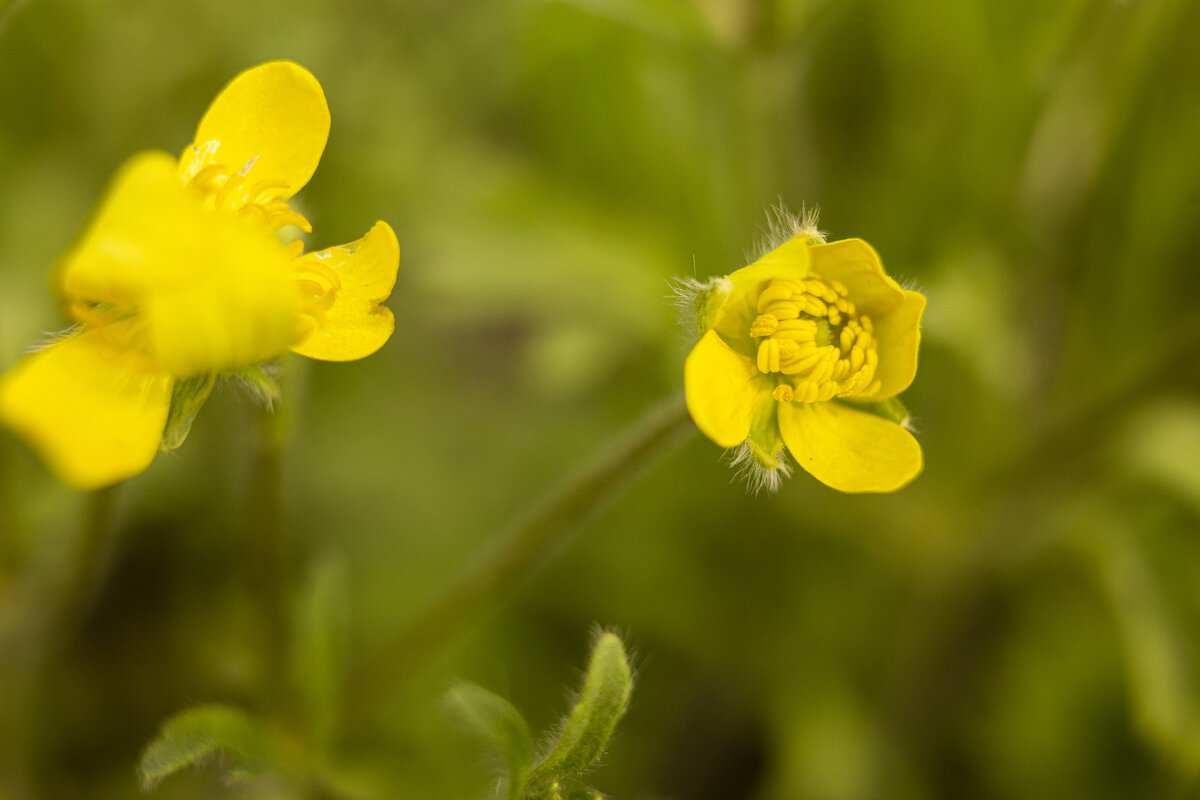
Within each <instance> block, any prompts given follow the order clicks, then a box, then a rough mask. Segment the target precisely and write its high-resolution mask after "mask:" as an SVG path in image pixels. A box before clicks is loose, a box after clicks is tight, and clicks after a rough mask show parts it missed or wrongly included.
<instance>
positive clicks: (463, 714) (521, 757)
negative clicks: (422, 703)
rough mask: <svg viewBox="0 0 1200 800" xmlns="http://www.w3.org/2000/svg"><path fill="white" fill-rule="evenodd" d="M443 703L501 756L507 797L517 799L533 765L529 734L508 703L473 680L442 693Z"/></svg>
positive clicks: (530, 736) (523, 719)
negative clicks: (506, 778) (506, 783)
mask: <svg viewBox="0 0 1200 800" xmlns="http://www.w3.org/2000/svg"><path fill="white" fill-rule="evenodd" d="M446 705H447V706H448V707H449V708H450V710H451V711H452V712H453V713H454V714H455V715H456V716H457V717H459V718H460V719H461V720H463V721H464V722H465V723H467V724H468V725H469V726H470V727H471V728H472V729H473V730H474V731H475V732H476V733H478V734H479V735H480V736H481V737H482V738H483V739H484V740H485V741H486V742H487V743H488V745H489V746H491V747H492V748H494V749H495V750H496V751H497V752H498V753H499V754H500V755H501V756H502V757H503V758H504V763H505V766H506V767H507V769H508V798H509V800H519V799H520V797H521V792H522V790H523V789H524V787H525V779H526V776H528V774H529V768H530V766H532V765H533V735H532V734H530V732H529V725H528V724H526V722H525V718H524V717H522V716H521V712H519V711H517V709H516V708H514V707H513V705H512V703H510V702H508V701H507V700H505V699H504V698H503V697H500V696H499V695H496V694H493V693H491V692H489V691H488V690H487V689H484V688H483V687H481V686H476V685H475V684H473V683H460V684H458V685H457V686H455V687H453V688H452V689H450V691H448V692H447V693H446Z"/></svg>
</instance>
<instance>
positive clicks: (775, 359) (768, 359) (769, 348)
mask: <svg viewBox="0 0 1200 800" xmlns="http://www.w3.org/2000/svg"><path fill="white" fill-rule="evenodd" d="M755 361H756V366H757V367H758V371H759V372H763V373H767V372H779V342H777V341H775V340H774V339H763V340H762V342H761V343H759V345H758V357H757V358H756V360H755Z"/></svg>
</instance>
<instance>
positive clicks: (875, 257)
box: [809, 239, 904, 322]
mask: <svg viewBox="0 0 1200 800" xmlns="http://www.w3.org/2000/svg"><path fill="white" fill-rule="evenodd" d="M809 252H810V254H811V256H812V270H813V272H815V273H817V274H818V275H820V276H821V277H822V278H823V279H824V280H827V281H841V282H842V283H843V284H845V286H846V289H847V290H848V292H849V294H848V295H847V297H848V299H849V300H850V302H852V303H854V307H855V309H856V310H857V311H858V313H859V314H867V315H869V316H870V317H871V320H872V321H873V322H878V321H879V320H881V319H882V318H883V317H884V315H886V314H889V313H891V312H892V311H894V310H896V309H897V308H899V307H900V303H901V302H903V299H904V296H903V290H902V289H901V288H900V285H899V284H898V283H896V282H895V281H894V280H892V279H891V278H890V277H888V274H887V273H886V272H884V271H883V263H882V262H881V261H880V260H879V254H878V253H876V252H875V248H873V247H871V245H869V244H867V243H866V242H864V241H863V240H862V239H843V240H841V241H839V242H830V243H829V244H818V245H814V246H813V247H811V248H810V249H809Z"/></svg>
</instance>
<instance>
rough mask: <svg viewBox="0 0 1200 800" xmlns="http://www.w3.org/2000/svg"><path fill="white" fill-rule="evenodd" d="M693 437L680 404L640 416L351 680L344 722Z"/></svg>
mask: <svg viewBox="0 0 1200 800" xmlns="http://www.w3.org/2000/svg"><path fill="white" fill-rule="evenodd" d="M694 432H695V427H694V426H693V425H692V421H691V418H690V417H689V416H688V412H687V408H686V406H685V405H684V402H683V397H682V396H680V397H675V398H672V399H671V400H669V401H666V402H664V403H661V404H659V405H657V406H655V407H653V408H651V409H650V410H649V411H647V412H646V413H645V414H644V415H643V416H642V418H641V419H639V420H638V421H637V422H635V423H634V424H633V425H632V426H630V428H629V430H628V432H627V433H626V434H625V435H624V436H622V437H621V438H620V439H619V441H617V442H616V443H615V444H613V445H612V446H610V447H609V448H607V449H606V450H604V451H603V452H601V453H600V455H599V456H598V457H597V458H596V460H595V461H593V462H592V463H591V464H590V465H588V466H587V467H586V468H585V469H583V470H582V471H581V472H579V473H577V474H576V475H574V476H573V477H571V478H569V479H568V480H566V482H564V483H563V484H561V485H560V486H558V487H557V488H556V489H555V490H553V491H552V492H551V493H550V494H549V495H547V496H546V497H545V499H544V500H543V501H542V502H541V503H539V504H538V505H537V506H536V507H535V508H534V510H533V512H532V513H530V514H529V515H528V516H526V517H524V518H523V519H520V520H518V521H517V522H515V523H514V524H513V525H511V526H510V527H508V528H507V529H506V530H505V531H504V532H503V533H501V534H500V535H499V536H498V538H497V541H496V544H495V546H493V547H492V548H491V549H490V550H489V551H488V552H486V553H485V555H484V557H483V558H481V559H480V560H479V561H477V562H475V564H474V565H473V566H471V567H470V568H468V569H467V570H466V572H464V573H463V574H462V575H460V576H459V578H458V580H457V581H455V582H454V583H452V584H451V585H450V587H449V588H448V589H447V590H446V591H445V592H444V593H443V594H442V596H441V597H439V598H438V599H437V600H435V601H434V602H433V603H432V604H431V605H429V606H428V607H427V608H426V609H425V610H424V612H423V613H421V614H419V615H418V616H417V617H416V619H414V620H413V621H412V622H411V623H409V625H408V626H407V627H406V628H404V629H402V630H401V631H399V633H397V634H396V635H395V636H394V637H393V638H392V639H391V640H390V641H389V642H388V643H387V644H385V645H384V646H383V647H382V648H381V649H380V651H379V652H377V653H376V654H375V655H374V656H373V657H371V658H370V659H369V660H368V661H367V662H366V663H365V664H362V665H361V666H360V667H359V668H358V669H357V670H355V671H354V672H352V673H351V675H350V678H349V680H348V681H347V682H346V686H345V690H344V692H343V697H342V700H343V705H342V708H343V714H344V716H343V719H344V720H345V721H346V722H352V721H355V720H358V719H359V718H361V717H362V716H364V715H365V714H366V712H368V711H369V710H370V709H371V708H373V707H375V706H376V705H377V704H378V703H379V702H380V701H381V700H382V699H383V698H384V697H385V696H386V695H387V694H389V693H390V692H391V691H394V690H395V689H396V688H397V687H399V686H400V685H401V684H402V683H403V682H404V681H405V680H406V679H408V678H409V677H411V676H412V674H413V673H414V672H415V671H416V669H417V668H418V667H419V666H420V665H421V663H422V662H423V661H424V660H425V659H426V658H428V657H429V656H430V655H431V654H432V653H434V652H436V651H437V649H438V648H439V647H441V646H442V645H444V644H445V643H446V641H447V640H448V639H449V638H450V637H451V636H452V635H453V634H454V633H455V631H457V630H458V629H459V628H461V626H462V625H463V624H464V623H466V622H468V621H469V620H470V619H471V618H472V617H474V616H475V615H476V614H478V613H479V612H480V611H482V610H483V609H484V608H486V607H487V605H488V604H489V603H490V602H491V601H492V600H494V599H495V598H497V597H498V596H500V595H502V594H503V593H504V592H505V591H507V590H508V589H509V588H511V587H512V586H513V585H514V584H515V583H516V582H517V581H519V580H520V579H521V578H523V577H525V576H527V575H529V574H531V573H533V572H534V571H536V570H537V568H538V567H539V566H541V565H542V564H543V563H544V562H545V561H546V560H547V559H548V558H549V557H550V556H552V555H553V554H554V553H555V552H557V551H559V550H561V549H562V548H563V547H564V546H566V544H567V543H568V542H569V541H570V538H571V534H572V533H573V532H574V531H575V530H576V529H577V527H578V526H579V524H580V523H582V522H584V521H585V520H587V519H588V518H589V517H591V516H592V515H593V514H594V513H596V512H597V511H598V510H599V509H600V508H602V507H603V506H604V505H605V504H606V503H607V502H608V501H610V500H612V499H613V498H614V497H615V496H616V495H617V494H618V493H619V492H620V491H621V490H622V489H623V488H624V487H625V486H626V485H627V484H628V483H629V482H630V481H631V480H632V479H633V478H634V477H636V476H637V475H638V474H639V473H640V472H641V471H642V470H643V469H644V468H646V467H648V466H649V465H650V464H651V463H653V462H654V460H655V459H656V458H657V457H659V456H661V455H664V454H665V453H667V452H669V451H671V450H672V449H674V448H675V447H677V446H678V445H680V444H682V443H683V442H684V441H685V440H686V439H687V437H688V436H689V435H690V434H692V433H694Z"/></svg>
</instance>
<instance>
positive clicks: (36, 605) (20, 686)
mask: <svg viewBox="0 0 1200 800" xmlns="http://www.w3.org/2000/svg"><path fill="white" fill-rule="evenodd" d="M118 492H119V486H110V487H108V488H105V489H100V490H97V491H94V492H91V493H89V494H88V495H87V496H86V497H85V498H84V501H83V510H82V515H81V519H80V526H79V534H78V538H77V539H76V540H75V541H74V542H72V543H71V546H70V547H69V548H68V550H67V552H66V553H65V558H64V559H63V560H62V561H59V562H55V563H53V564H51V565H47V568H46V569H45V570H37V571H30V572H28V573H26V574H22V575H18V576H17V577H15V578H14V579H13V580H12V581H6V582H3V583H0V742H3V743H4V745H3V746H2V747H0V797H3V798H10V797H11V798H14V799H15V800H20V799H21V798H32V797H37V796H38V792H37V790H36V786H35V777H34V769H33V765H34V764H35V763H36V761H37V760H38V758H39V753H38V752H37V739H36V736H35V735H34V732H35V730H36V726H37V724H38V721H39V717H38V713H39V709H40V708H41V698H42V693H43V692H44V691H46V688H45V687H44V686H43V678H44V674H45V665H46V664H47V662H49V661H50V660H51V659H52V658H53V657H54V655H55V652H56V650H58V649H59V648H61V647H62V645H63V643H64V642H66V641H67V640H68V639H69V638H70V637H71V635H72V633H73V632H74V631H75V629H76V628H77V627H78V626H79V625H80V623H81V622H82V621H83V619H84V617H85V615H86V614H87V612H88V610H89V608H90V607H91V605H92V603H93V602H94V601H95V599H96V596H97V594H98V593H99V590H100V587H101V585H102V584H103V582H104V578H105V576H107V574H108V568H109V565H110V563H111V561H112V554H113V550H114V544H115V541H116V532H117V524H116V510H117V499H118Z"/></svg>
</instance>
